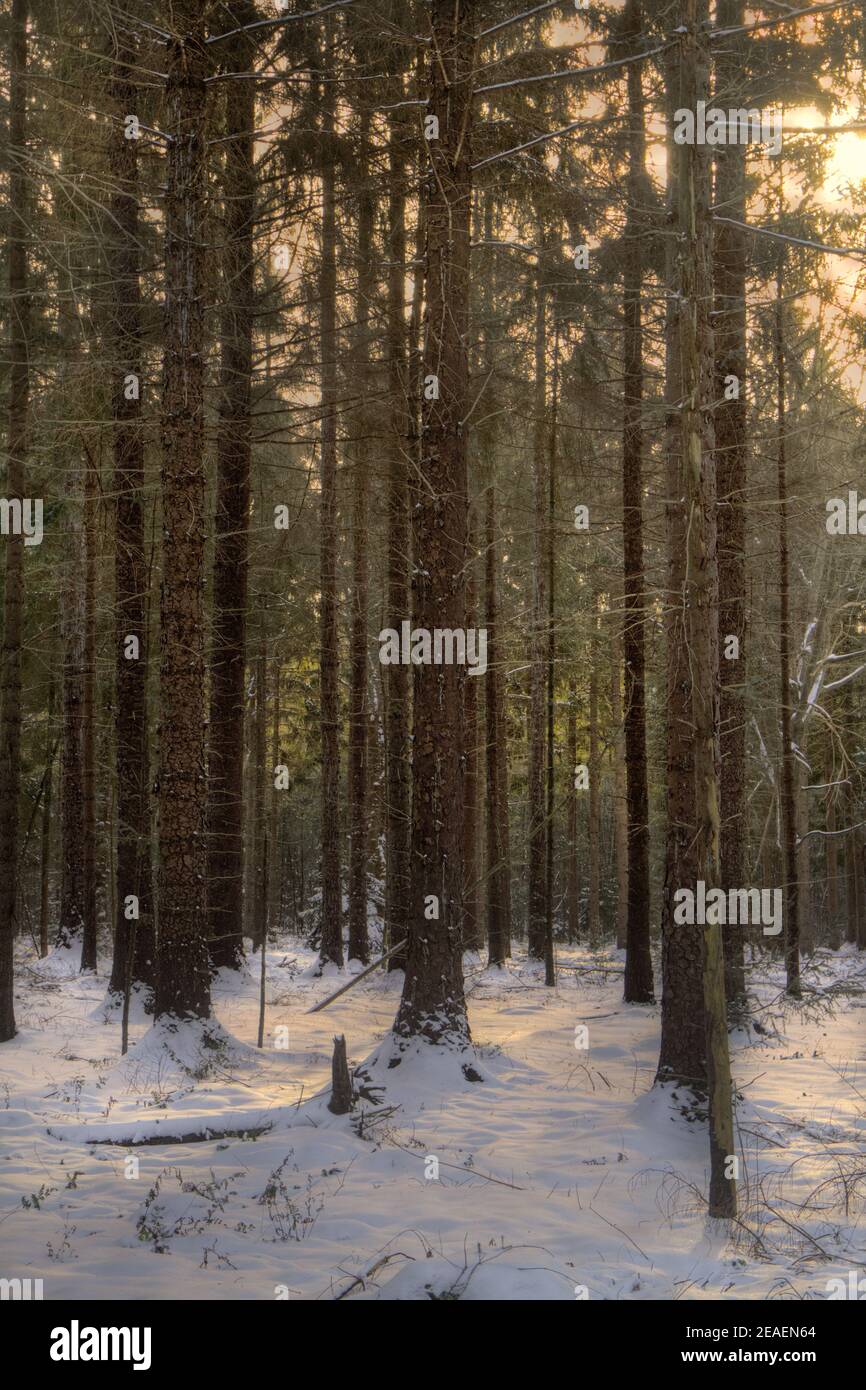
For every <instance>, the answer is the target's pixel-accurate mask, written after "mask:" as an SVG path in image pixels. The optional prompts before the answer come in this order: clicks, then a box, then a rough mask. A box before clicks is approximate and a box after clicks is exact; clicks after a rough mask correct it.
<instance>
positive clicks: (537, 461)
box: [527, 226, 548, 960]
mask: <svg viewBox="0 0 866 1390" xmlns="http://www.w3.org/2000/svg"><path fill="white" fill-rule="evenodd" d="M537 235H538V241H539V245H541V244H542V242H543V236H542V230H541V227H540V226H539V228H538V233H537ZM541 254H542V252H541V251H539V265H538V269H537V271H536V281H535V389H534V395H533V417H534V418H533V427H532V428H533V439H534V444H533V466H532V479H533V497H534V502H533V542H532V543H533V552H532V607H531V612H530V624H531V630H530V643H529V647H530V650H529V760H528V774H527V781H528V796H529V806H528V817H529V825H528V831H527V850H528V856H529V862H528V866H527V867H528V880H529V940H528V953H529V956H530V958H531V959H533V960H543V959H544V935H545V924H546V918H547V913H546V908H545V873H544V867H545V853H544V844H545V816H544V780H545V779H544V703H545V702H544V675H545V655H546V646H547V642H546V635H547V634H546V627H547V564H546V549H547V547H546V544H545V538H546V534H547V524H546V523H547V516H546V513H547V487H548V483H547V468H548V453H547V420H546V410H547V325H546V314H545V303H544V295H545V289H544V283H543V279H542V275H543V271H542V267H541Z"/></svg>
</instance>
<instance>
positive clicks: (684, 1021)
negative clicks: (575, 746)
mask: <svg viewBox="0 0 866 1390" xmlns="http://www.w3.org/2000/svg"><path fill="white" fill-rule="evenodd" d="M665 66H666V84H665V85H666V102H665V104H666V108H667V171H668V174H667V179H668V186H667V210H668V233H669V234H668V236H667V237H666V240H665V247H666V252H665V285H666V287H667V308H666V314H665V494H666V499H667V500H666V504H665V513H666V524H667V585H666V593H665V603H664V625H665V650H666V668H667V670H666V676H667V679H666V690H667V700H666V704H667V726H666V734H665V761H666V776H665V786H666V811H667V829H666V838H665V871H664V888H663V894H662V918H661V933H662V1011H661V1045H660V1049H659V1062H658V1070H657V1073H656V1080H657V1081H659V1082H664V1081H671V1082H674V1083H675V1084H677V1085H684V1086H689V1087H692V1088H700V1087H701V1086H703V1085H704V1084H705V1082H706V1074H707V1072H706V1029H705V1024H704V992H703V967H702V959H701V941H700V935H699V933H698V932H697V931H695V929H694V927H689V926H685V925H679V924H677V923H676V922H675V921H674V915H673V904H674V893H675V891H676V889H677V888H683V887H688V886H689V885H693V884H694V883H695V882H696V880H697V877H698V873H697V865H696V862H695V857H694V847H695V774H694V757H693V728H692V710H691V672H690V668H689V652H688V640H687V629H686V612H685V607H684V603H683V593H684V589H685V582H686V563H685V559H686V516H685V511H684V509H683V506H682V502H681V498H682V489H683V479H682V464H681V451H682V439H681V433H680V413H679V407H680V401H681V400H682V397H683V386H682V368H681V362H680V326H681V325H680V321H681V317H682V313H681V306H680V300H679V298H678V283H677V253H676V241H675V234H676V227H677V206H678V181H679V180H678V159H677V146H676V145H675V144H674V141H673V113H674V111H675V110H677V109H679V108H681V107H682V106H683V105H684V101H683V99H682V97H681V93H680V76H681V74H680V62H679V54H678V52H677V50H676V49H670V50H669V51H668V55H667V61H666V65H665Z"/></svg>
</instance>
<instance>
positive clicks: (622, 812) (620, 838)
mask: <svg viewBox="0 0 866 1390" xmlns="http://www.w3.org/2000/svg"><path fill="white" fill-rule="evenodd" d="M621 658H622V641H621V640H620V639H619V638H618V636H617V637H614V638H613V639H612V640H611V644H610V719H611V723H612V725H613V738H612V740H611V750H610V751H611V760H612V762H613V786H614V793H613V795H614V807H613V831H614V847H615V851H616V883H617V895H616V944H617V947H618V949H620V950H626V948H627V946H628V882H629V880H628V791H627V788H626V768H625V731H624V729H623V718H622V691H621V688H620V662H621Z"/></svg>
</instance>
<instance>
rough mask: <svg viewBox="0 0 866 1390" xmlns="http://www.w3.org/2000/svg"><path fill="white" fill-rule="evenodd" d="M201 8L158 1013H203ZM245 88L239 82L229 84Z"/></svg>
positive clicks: (176, 358) (183, 119)
mask: <svg viewBox="0 0 866 1390" xmlns="http://www.w3.org/2000/svg"><path fill="white" fill-rule="evenodd" d="M204 30H205V12H204V11H203V10H202V9H201V7H200V6H199V5H198V4H197V3H196V0H174V2H173V7H172V36H171V39H170V40H169V42H168V43H167V45H166V59H167V73H168V76H167V80H166V112H165V121H166V133H167V134H168V136H169V145H168V154H167V170H166V191H165V330H164V331H165V357H164V368H163V373H164V375H163V396H162V470H161V487H162V524H163V583H162V595H161V602H160V631H161V654H160V655H161V661H160V672H159V690H160V720H161V724H160V750H159V752H160V756H159V793H158V809H159V876H158V886H157V895H158V898H157V901H158V908H157V913H158V916H157V920H158V946H159V949H158V968H157V995H156V1011H157V1014H158V1015H159V1016H160V1017H163V1016H173V1017H176V1018H189V1017H195V1018H206V1017H208V1016H209V1015H210V972H209V965H208V949H207V937H206V931H205V907H206V904H205V870H206V854H205V830H206V821H205V780H206V779H205V721H204V714H205V711H204V690H205V656H204V604H203V592H204V532H205V506H204V500H205V468H204V409H203V404H204V403H203V384H204V383H203V377H204V345H205V344H204V304H203V298H202V292H203V288H204V283H203V274H202V259H203V245H202V242H203V222H204V195H205V151H206V136H207V106H208V102H207V92H208V88H207V85H206V78H207V75H208V54H207V50H206V48H205V45H204ZM236 85H238V86H243V85H244V84H243V83H238V84H236Z"/></svg>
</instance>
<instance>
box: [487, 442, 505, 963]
mask: <svg viewBox="0 0 866 1390" xmlns="http://www.w3.org/2000/svg"><path fill="white" fill-rule="evenodd" d="M490 468H491V470H492V468H493V461H492V459H491V461H490ZM497 546H498V540H497V536H496V485H495V483H494V481H493V479H492V478H491V480H490V482H489V483H488V485H487V489H486V494H485V504H484V586H485V603H486V609H487V614H486V618H485V622H486V626H487V675H486V677H485V685H484V721H485V722H484V744H485V762H486V781H487V800H486V807H485V812H486V828H485V842H486V856H485V861H486V862H485V868H486V874H487V902H486V906H487V951H488V963H489V964H490V965H504V964H505V962H506V960H507V959H508V957H509V955H510V954H511V941H510V932H509V910H508V904H509V901H510V898H511V873H510V866H509V859H508V839H507V832H508V804H507V794H508V789H507V786H505V785H504V782H503V768H504V767H505V768H507V762H506V760H505V738H506V730H505V719H504V711H503V699H502V694H503V676H502V669H501V656H500V652H499V563H498V552H497Z"/></svg>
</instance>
